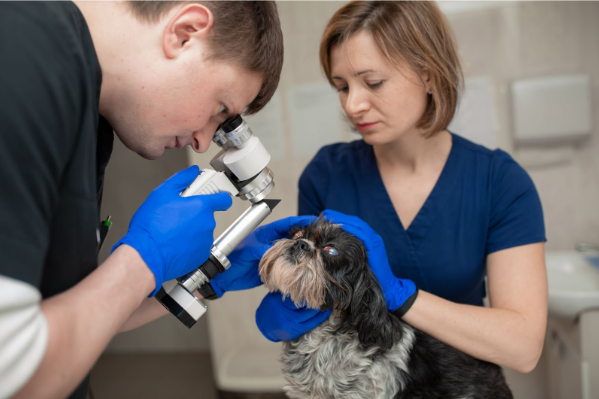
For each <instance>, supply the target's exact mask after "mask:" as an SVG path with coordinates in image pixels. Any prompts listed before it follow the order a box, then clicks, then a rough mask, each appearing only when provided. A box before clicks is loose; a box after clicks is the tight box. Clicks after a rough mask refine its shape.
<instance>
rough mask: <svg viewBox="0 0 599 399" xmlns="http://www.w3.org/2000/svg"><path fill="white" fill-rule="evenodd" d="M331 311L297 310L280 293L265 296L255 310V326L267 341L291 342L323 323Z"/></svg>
mask: <svg viewBox="0 0 599 399" xmlns="http://www.w3.org/2000/svg"><path fill="white" fill-rule="evenodd" d="M331 313H332V309H329V310H326V311H321V310H318V309H308V308H305V307H301V308H298V307H296V306H295V305H294V304H293V301H292V300H290V299H289V298H283V296H282V295H281V293H280V292H271V293H269V294H267V295H266V296H265V297H264V299H262V302H261V303H260V306H259V307H258V309H257V310H256V325H257V326H258V329H259V330H260V332H261V333H262V335H264V337H266V338H267V339H268V340H269V341H272V342H279V341H292V340H294V339H297V338H299V337H300V336H302V335H304V334H305V333H307V332H308V331H311V330H313V329H314V328H316V327H318V326H319V325H321V324H322V323H323V322H325V321H326V320H327V319H328V318H329V316H330V315H331Z"/></svg>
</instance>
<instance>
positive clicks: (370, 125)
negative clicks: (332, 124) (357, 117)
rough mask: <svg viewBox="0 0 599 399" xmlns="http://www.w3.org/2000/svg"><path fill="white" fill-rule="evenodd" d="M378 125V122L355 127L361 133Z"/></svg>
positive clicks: (357, 124)
mask: <svg viewBox="0 0 599 399" xmlns="http://www.w3.org/2000/svg"><path fill="white" fill-rule="evenodd" d="M377 124H378V122H370V123H356V127H357V128H358V129H359V130H362V131H366V130H370V129H372V128H373V127H375V126H376V125H377Z"/></svg>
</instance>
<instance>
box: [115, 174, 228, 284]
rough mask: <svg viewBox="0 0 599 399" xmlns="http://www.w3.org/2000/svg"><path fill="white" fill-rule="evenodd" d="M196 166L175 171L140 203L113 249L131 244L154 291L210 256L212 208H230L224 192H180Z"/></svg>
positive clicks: (186, 184) (222, 209) (193, 177)
mask: <svg viewBox="0 0 599 399" xmlns="http://www.w3.org/2000/svg"><path fill="white" fill-rule="evenodd" d="M199 171H200V169H199V168H198V167H197V166H195V165H194V166H190V167H189V168H187V169H185V170H182V171H180V172H178V173H176V174H175V175H174V176H172V177H171V178H169V179H168V180H166V181H165V182H164V183H162V184H161V185H160V186H158V187H157V188H156V189H155V190H154V191H152V193H151V194H150V195H149V196H148V198H147V199H146V200H145V202H144V203H143V204H142V205H141V206H140V207H139V209H138V210H137V212H135V215H133V218H132V219H131V223H130V224H129V231H128V232H127V234H126V235H125V236H124V237H123V238H121V239H120V240H119V241H118V242H117V243H116V244H115V245H114V247H113V248H112V251H114V250H115V249H116V248H117V247H118V246H119V245H121V244H127V245H129V246H131V247H133V248H134V249H135V250H136V251H137V252H138V253H139V254H140V255H141V257H142V259H143V260H144V262H145V263H146V265H148V267H149V268H150V270H151V271H152V273H153V274H154V277H155V279H156V288H155V289H154V291H153V292H152V293H151V294H150V296H154V295H156V293H157V292H158V290H160V288H161V287H162V283H163V282H164V281H168V280H172V279H174V278H177V277H181V276H183V275H184V274H186V273H189V272H190V271H192V270H194V269H196V268H198V267H200V265H201V264H202V263H204V262H205V261H206V259H208V257H209V256H210V248H211V247H212V242H213V241H214V227H215V225H216V222H215V221H214V212H215V211H225V210H227V209H229V208H230V207H231V204H232V200H231V196H230V195H229V194H227V193H219V194H211V195H195V196H191V197H181V196H180V195H179V194H180V193H181V191H183V190H184V189H185V188H186V187H187V186H189V185H190V184H191V182H193V181H194V179H195V178H196V177H197V176H198V174H199Z"/></svg>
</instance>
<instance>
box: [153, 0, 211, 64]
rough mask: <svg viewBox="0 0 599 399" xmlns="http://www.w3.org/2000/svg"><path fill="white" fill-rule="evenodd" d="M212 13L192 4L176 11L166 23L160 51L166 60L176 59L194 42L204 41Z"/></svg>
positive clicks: (209, 27) (196, 4)
mask: <svg viewBox="0 0 599 399" xmlns="http://www.w3.org/2000/svg"><path fill="white" fill-rule="evenodd" d="M212 23H213V16H212V11H210V9H208V8H207V7H206V6H203V5H201V4H198V3H192V4H189V5H186V6H185V7H183V8H181V9H180V10H178V11H177V12H176V13H175V14H174V15H173V16H172V17H171V18H170V19H169V21H168V22H167V24H166V26H165V28H164V32H163V35H162V49H163V51H164V55H165V56H166V57H167V58H176V57H177V56H179V55H180V54H181V53H182V52H183V51H185V50H186V49H187V48H189V47H190V45H192V44H193V43H194V42H195V41H205V40H206V39H207V38H208V34H209V33H210V31H211V29H212Z"/></svg>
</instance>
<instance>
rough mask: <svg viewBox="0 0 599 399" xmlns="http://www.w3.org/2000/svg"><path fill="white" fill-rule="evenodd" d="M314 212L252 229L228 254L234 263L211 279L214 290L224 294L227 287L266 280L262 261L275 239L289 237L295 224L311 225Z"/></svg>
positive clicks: (238, 287)
mask: <svg viewBox="0 0 599 399" xmlns="http://www.w3.org/2000/svg"><path fill="white" fill-rule="evenodd" d="M314 221H316V217H314V216H291V217H288V218H285V219H280V220H277V221H275V222H272V223H269V224H267V225H264V226H260V227H258V228H257V229H255V230H254V231H253V232H251V233H250V234H249V235H248V236H247V237H246V238H245V239H244V240H243V241H242V242H241V243H240V244H239V245H238V246H237V248H235V249H234V250H233V252H231V254H230V255H229V256H228V258H229V261H231V267H230V268H229V269H228V270H227V271H225V272H224V273H221V274H219V275H217V276H216V277H215V278H213V279H212V280H211V281H210V285H211V286H212V289H213V290H214V293H215V294H216V295H218V296H219V297H222V296H223V294H224V293H225V292H226V291H239V290H246V289H249V288H254V287H257V286H259V285H261V284H262V281H261V280H260V274H259V273H258V265H259V264H260V259H262V256H263V255H264V253H265V252H266V251H268V250H269V249H270V248H271V247H272V244H273V242H274V241H275V240H278V239H281V238H287V237H288V235H289V229H290V228H291V227H293V226H307V225H309V224H310V223H312V222H314Z"/></svg>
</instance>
